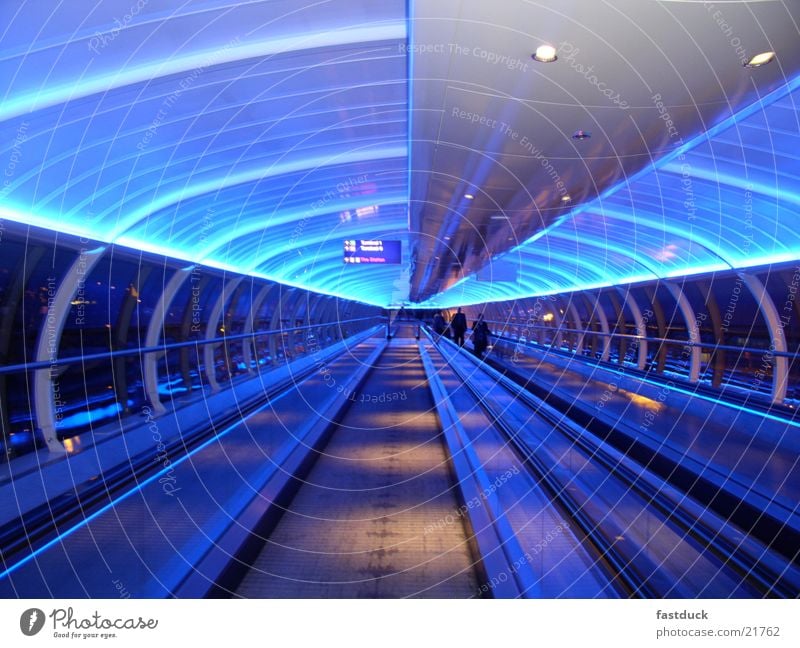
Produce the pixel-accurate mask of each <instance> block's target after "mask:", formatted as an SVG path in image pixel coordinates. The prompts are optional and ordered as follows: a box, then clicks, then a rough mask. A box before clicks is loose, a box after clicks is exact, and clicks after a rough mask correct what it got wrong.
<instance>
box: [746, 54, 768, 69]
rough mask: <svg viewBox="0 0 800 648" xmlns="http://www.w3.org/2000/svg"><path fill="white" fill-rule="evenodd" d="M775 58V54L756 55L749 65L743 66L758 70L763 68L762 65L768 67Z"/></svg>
mask: <svg viewBox="0 0 800 648" xmlns="http://www.w3.org/2000/svg"><path fill="white" fill-rule="evenodd" d="M774 58H775V52H762V53H761V54H756V55H755V56H754V57H753V58H751V59H750V60H749V61H747V63H744V64H743V65H744V66H745V67H749V68H757V67H761V66H762V65H766V64H767V63H769V62H770V61H771V60H772V59H774Z"/></svg>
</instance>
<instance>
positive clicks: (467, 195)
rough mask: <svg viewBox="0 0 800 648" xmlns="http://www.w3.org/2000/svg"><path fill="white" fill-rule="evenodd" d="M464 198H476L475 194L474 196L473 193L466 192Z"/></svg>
mask: <svg viewBox="0 0 800 648" xmlns="http://www.w3.org/2000/svg"><path fill="white" fill-rule="evenodd" d="M464 198H466V199H467V200H472V199H473V198H475V196H473V195H472V194H464Z"/></svg>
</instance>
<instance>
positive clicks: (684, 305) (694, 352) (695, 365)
mask: <svg viewBox="0 0 800 648" xmlns="http://www.w3.org/2000/svg"><path fill="white" fill-rule="evenodd" d="M664 285H665V286H666V287H667V289H668V290H669V292H670V293H671V294H672V296H673V297H674V299H675V301H676V302H677V303H678V308H680V309H681V314H682V315H683V319H684V321H685V322H686V330H687V331H688V332H689V342H692V343H693V344H699V342H700V328H699V327H698V326H697V317H696V316H695V313H694V310H693V309H692V305H691V304H690V303H689V300H688V299H687V298H686V295H684V294H683V290H681V287H680V286H678V285H676V284H674V283H670V282H669V281H665V282H664ZM690 349H691V351H690V352H689V382H692V383H696V382H697V381H698V380H700V347H699V346H692V347H690Z"/></svg>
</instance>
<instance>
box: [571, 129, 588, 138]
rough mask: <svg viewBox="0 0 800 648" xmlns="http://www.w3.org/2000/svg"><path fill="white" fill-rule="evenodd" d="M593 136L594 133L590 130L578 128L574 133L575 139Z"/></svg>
mask: <svg viewBox="0 0 800 648" xmlns="http://www.w3.org/2000/svg"><path fill="white" fill-rule="evenodd" d="M591 136H592V134H591V133H590V132H589V131H585V130H576V131H575V132H574V133H573V134H572V139H574V140H585V139H589V138H590V137H591Z"/></svg>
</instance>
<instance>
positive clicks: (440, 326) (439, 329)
mask: <svg viewBox="0 0 800 648" xmlns="http://www.w3.org/2000/svg"><path fill="white" fill-rule="evenodd" d="M445 328H446V324H445V321H444V317H442V311H436V315H434V316H433V332H434V333H436V335H438V336H440V337H441V336H442V335H444V330H445Z"/></svg>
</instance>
